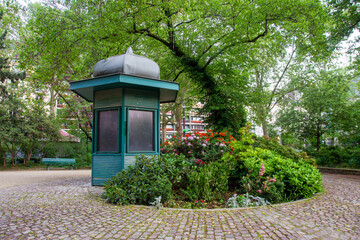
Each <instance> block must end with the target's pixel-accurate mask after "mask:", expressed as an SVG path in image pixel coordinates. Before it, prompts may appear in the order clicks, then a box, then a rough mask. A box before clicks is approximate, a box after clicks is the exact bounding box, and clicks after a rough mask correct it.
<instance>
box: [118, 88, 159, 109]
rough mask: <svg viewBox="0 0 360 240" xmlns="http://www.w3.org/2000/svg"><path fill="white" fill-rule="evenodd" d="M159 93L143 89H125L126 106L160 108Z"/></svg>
mask: <svg viewBox="0 0 360 240" xmlns="http://www.w3.org/2000/svg"><path fill="white" fill-rule="evenodd" d="M158 96H159V95H158V92H156V91H148V90H142V89H131V88H126V89H125V106H128V107H143V108H155V109H157V108H158V107H159V97H158Z"/></svg>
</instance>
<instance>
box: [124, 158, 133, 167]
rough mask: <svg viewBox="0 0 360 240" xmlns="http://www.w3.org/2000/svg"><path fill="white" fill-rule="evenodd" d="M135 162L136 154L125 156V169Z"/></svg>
mask: <svg viewBox="0 0 360 240" xmlns="http://www.w3.org/2000/svg"><path fill="white" fill-rule="evenodd" d="M135 162H136V156H125V160H124V169H127V168H128V167H129V166H134V165H135Z"/></svg>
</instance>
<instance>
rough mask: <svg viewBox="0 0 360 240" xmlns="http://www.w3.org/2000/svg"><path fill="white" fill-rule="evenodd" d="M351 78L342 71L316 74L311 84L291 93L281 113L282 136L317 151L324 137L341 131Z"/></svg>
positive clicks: (323, 71)
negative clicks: (289, 136) (295, 138)
mask: <svg viewBox="0 0 360 240" xmlns="http://www.w3.org/2000/svg"><path fill="white" fill-rule="evenodd" d="M350 79H351V77H350V76H349V75H347V74H346V73H345V72H344V70H340V69H339V70H333V71H326V70H322V71H319V73H318V75H317V76H316V77H315V79H314V80H313V81H309V82H308V83H307V85H306V86H305V87H303V88H301V89H300V91H299V92H296V93H293V94H292V96H293V97H292V98H291V99H290V101H289V105H288V106H287V107H286V108H285V109H284V110H283V111H282V112H281V113H280V117H279V119H278V123H279V125H280V126H281V128H282V131H283V133H285V134H291V133H294V134H295V135H296V136H297V137H299V138H300V139H302V140H304V141H305V142H307V143H310V144H311V145H312V146H314V147H315V148H316V149H317V151H319V149H320V146H321V142H322V140H323V139H324V137H325V136H327V137H332V136H334V134H336V133H337V132H338V131H341V130H342V129H341V124H339V123H340V122H342V121H343V120H344V119H345V118H346V115H345V114H344V111H343V109H345V108H346V107H347V103H348V98H349V82H350Z"/></svg>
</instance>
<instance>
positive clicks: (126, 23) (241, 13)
mask: <svg viewBox="0 0 360 240" xmlns="http://www.w3.org/2000/svg"><path fill="white" fill-rule="evenodd" d="M325 18H326V12H325V10H324V8H323V6H322V5H321V3H320V1H317V0H306V1H295V0H294V1H276V0H266V1H238V0H230V1H227V2H223V1H218V0H212V1H184V0H175V1H158V0H156V1H137V2H133V1H115V0H114V1H106V2H104V1H100V0H95V1H91V2H88V1H80V0H72V1H57V5H50V4H49V5H46V6H45V5H44V6H40V5H36V7H35V5H33V7H32V10H31V15H30V18H29V25H28V27H27V32H26V34H24V35H23V50H24V51H22V57H24V59H25V60H24V63H25V64H31V63H33V66H39V67H40V66H46V67H45V68H43V72H44V73H46V72H47V73H53V72H54V71H55V72H57V73H56V76H58V77H59V76H60V75H61V74H64V73H67V74H68V73H70V74H71V75H72V76H75V77H78V76H81V75H82V76H85V75H86V73H87V74H89V72H90V71H89V70H90V69H91V67H92V66H93V64H94V63H95V62H96V61H97V60H99V59H101V58H106V57H108V56H110V55H115V54H121V53H123V52H124V51H125V49H126V47H127V46H128V45H130V44H134V45H136V46H135V47H134V48H135V49H136V48H140V49H145V50H150V49H151V51H149V52H150V56H151V55H152V54H153V52H156V53H157V54H155V55H154V56H159V55H162V56H166V57H165V59H166V61H167V62H172V63H174V62H175V63H176V65H177V66H178V68H177V70H176V73H175V74H174V75H173V78H174V79H176V76H177V75H178V74H181V73H183V72H186V73H187V74H188V75H189V76H190V79H191V80H192V82H193V84H194V85H196V86H197V88H198V90H199V92H200V93H201V94H202V95H203V96H204V99H203V100H204V102H205V105H204V109H203V111H204V113H205V114H206V116H207V122H208V123H209V125H210V127H211V128H214V129H216V130H218V129H224V128H227V129H229V130H233V131H235V132H237V129H239V128H240V127H241V126H243V125H244V124H245V121H246V120H245V110H244V107H243V105H244V90H245V87H244V85H245V83H246V81H245V80H246V79H247V73H246V67H247V53H248V52H249V51H251V50H252V48H253V47H254V46H253V43H255V42H257V41H258V40H259V39H262V38H266V37H268V36H271V35H272V34H274V33H276V32H278V31H283V30H289V29H291V30H292V32H293V34H294V36H296V38H297V45H298V47H299V49H303V50H305V49H306V50H307V51H308V50H311V49H312V50H314V49H316V47H317V46H319V45H321V44H323V43H324V42H325V37H324V35H323V33H324V31H325V28H324V26H325V24H322V23H323V22H324V21H325ZM317 50H318V49H317ZM159 53H160V54H159ZM32 59H36V62H32V61H33V60H32ZM154 59H157V57H154ZM163 59H164V58H163ZM162 63H163V62H160V64H162ZM164 64H166V62H164ZM45 69H46V70H45ZM43 75H46V74H43ZM47 75H48V76H51V74H47Z"/></svg>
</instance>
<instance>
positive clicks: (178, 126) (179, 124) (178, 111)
mask: <svg viewBox="0 0 360 240" xmlns="http://www.w3.org/2000/svg"><path fill="white" fill-rule="evenodd" d="M182 120H183V119H182V106H181V103H176V111H175V121H176V126H175V127H176V132H177V134H178V135H181V134H182V132H183V121H182Z"/></svg>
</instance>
